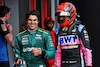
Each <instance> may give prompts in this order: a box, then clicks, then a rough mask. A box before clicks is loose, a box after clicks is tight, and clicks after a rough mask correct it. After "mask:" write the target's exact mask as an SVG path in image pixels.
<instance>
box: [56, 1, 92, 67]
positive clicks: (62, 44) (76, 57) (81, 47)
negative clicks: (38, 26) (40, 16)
mask: <svg viewBox="0 0 100 67" xmlns="http://www.w3.org/2000/svg"><path fill="white" fill-rule="evenodd" d="M76 14H77V13H76V9H75V6H74V5H73V4H71V3H69V2H65V3H61V4H60V5H59V6H58V7H57V12H56V16H58V23H59V25H60V28H58V29H57V30H56V43H57V44H56V46H57V51H56V57H55V65H56V67H92V58H91V57H92V54H91V52H92V50H90V40H89V35H88V32H87V30H86V28H85V26H84V25H82V24H81V23H80V21H78V20H77V18H76Z"/></svg>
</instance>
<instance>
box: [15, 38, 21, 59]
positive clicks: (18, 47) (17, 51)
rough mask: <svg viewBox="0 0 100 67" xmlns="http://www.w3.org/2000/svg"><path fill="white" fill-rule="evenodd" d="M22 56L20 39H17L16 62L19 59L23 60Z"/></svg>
mask: <svg viewBox="0 0 100 67" xmlns="http://www.w3.org/2000/svg"><path fill="white" fill-rule="evenodd" d="M20 54H21V52H20V43H19V40H18V37H16V41H15V51H14V55H15V60H16V61H17V59H18V58H20V59H22V58H21V56H20Z"/></svg>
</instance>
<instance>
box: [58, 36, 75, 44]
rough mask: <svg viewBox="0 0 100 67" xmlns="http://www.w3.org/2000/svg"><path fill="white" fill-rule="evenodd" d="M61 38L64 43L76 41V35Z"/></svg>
mask: <svg viewBox="0 0 100 67" xmlns="http://www.w3.org/2000/svg"><path fill="white" fill-rule="evenodd" d="M59 40H60V43H61V44H62V45H64V44H71V43H76V39H75V36H61V37H59Z"/></svg>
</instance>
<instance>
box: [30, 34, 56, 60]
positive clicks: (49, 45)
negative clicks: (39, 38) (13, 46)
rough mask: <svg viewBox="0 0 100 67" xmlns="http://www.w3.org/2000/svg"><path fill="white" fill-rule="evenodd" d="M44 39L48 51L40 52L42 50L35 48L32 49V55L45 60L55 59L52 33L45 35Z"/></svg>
mask: <svg viewBox="0 0 100 67" xmlns="http://www.w3.org/2000/svg"><path fill="white" fill-rule="evenodd" d="M43 38H44V43H45V44H44V45H45V47H46V49H41V50H40V49H37V48H34V49H32V53H33V54H34V56H38V55H42V56H43V57H44V58H45V59H53V58H54V56H55V48H54V46H53V42H52V39H51V36H50V33H47V34H43Z"/></svg>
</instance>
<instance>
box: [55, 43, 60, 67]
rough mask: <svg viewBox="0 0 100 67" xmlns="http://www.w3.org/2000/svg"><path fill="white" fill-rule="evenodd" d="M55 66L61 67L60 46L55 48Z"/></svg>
mask: <svg viewBox="0 0 100 67" xmlns="http://www.w3.org/2000/svg"><path fill="white" fill-rule="evenodd" d="M55 66H57V67H61V46H60V44H59V45H58V46H57V50H56V54H55Z"/></svg>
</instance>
